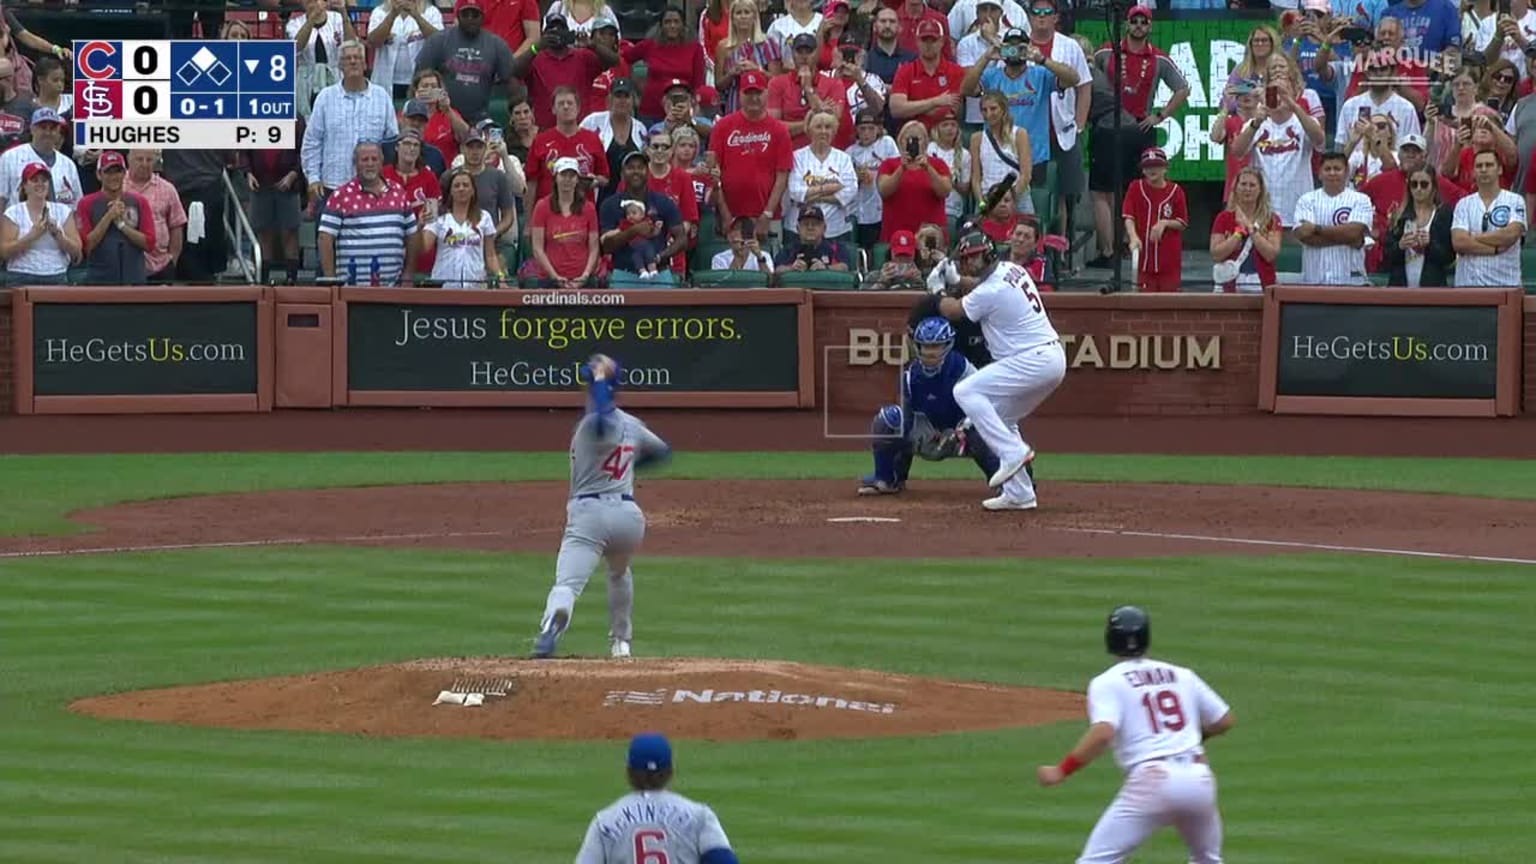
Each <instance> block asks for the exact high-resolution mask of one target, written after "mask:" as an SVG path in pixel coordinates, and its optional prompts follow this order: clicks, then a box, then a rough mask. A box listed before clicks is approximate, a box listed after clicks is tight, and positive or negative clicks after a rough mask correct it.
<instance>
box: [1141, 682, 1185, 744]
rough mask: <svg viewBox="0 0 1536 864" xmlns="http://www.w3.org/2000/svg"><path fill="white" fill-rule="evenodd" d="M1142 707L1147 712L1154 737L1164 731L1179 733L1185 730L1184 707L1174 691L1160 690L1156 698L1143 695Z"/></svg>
mask: <svg viewBox="0 0 1536 864" xmlns="http://www.w3.org/2000/svg"><path fill="white" fill-rule="evenodd" d="M1141 707H1142V708H1145V709H1146V711H1147V723H1148V724H1149V725H1150V726H1151V727H1152V734H1153V735H1156V734H1158V733H1159V732H1162V731H1163V730H1164V729H1166V730H1168V731H1169V732H1177V731H1179V730H1180V729H1183V728H1184V723H1185V719H1184V706H1182V705H1180V704H1179V694H1177V693H1175V692H1173V691H1172V690H1159V691H1157V695H1155V696H1154V695H1153V694H1151V693H1146V694H1143V695H1142V697H1141ZM1159 720H1161V723H1159Z"/></svg>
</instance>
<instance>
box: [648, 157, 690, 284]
mask: <svg viewBox="0 0 1536 864" xmlns="http://www.w3.org/2000/svg"><path fill="white" fill-rule="evenodd" d="M645 146H646V149H647V150H648V151H650V157H651V161H650V165H649V166H648V167H649V169H650V173H649V175H648V177H649V179H648V180H647V181H646V185H647V186H649V187H650V190H651V191H652V192H657V193H660V194H662V195H665V196H667V197H668V198H671V199H672V203H673V204H676V205H677V211H678V212H679V213H681V214H682V216H683V222H684V223H685V224H686V225H687V226H688V231H689V234H692V233H693V231H694V230H695V229H697V228H698V225H699V199H698V198H696V197H694V194H693V175H692V174H690V173H689V172H688V171H687V170H686V169H683V168H678V167H677V166H675V165H673V164H672V136H671V135H670V134H669V133H667V132H657V133H656V134H654V135H652V136H651V140H650V142H649V143H647V144H646V145H645ZM686 248H687V247H684V249H685V250H686ZM672 269H673V270H674V271H676V272H677V273H678V274H679V275H681V274H682V273H684V272H685V271H687V269H688V255H687V252H686V251H683V252H678V253H677V254H676V255H674V256H672Z"/></svg>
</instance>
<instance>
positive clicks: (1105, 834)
mask: <svg viewBox="0 0 1536 864" xmlns="http://www.w3.org/2000/svg"><path fill="white" fill-rule="evenodd" d="M1169 825H1172V826H1174V827H1175V828H1177V829H1178V831H1179V834H1180V835H1182V836H1183V838H1184V844H1185V845H1186V846H1188V847H1189V861H1190V864H1221V811H1219V810H1218V809H1217V808H1216V775H1215V774H1213V773H1212V772H1211V766H1209V765H1206V764H1204V763H1197V762H1185V763H1180V762H1176V761H1158V762H1143V763H1141V764H1140V765H1137V766H1136V767H1135V768H1132V769H1131V773H1130V774H1129V775H1128V776H1127V777H1126V778H1125V785H1124V786H1122V787H1120V794H1119V795H1116V796H1115V800H1114V801H1113V802H1112V803H1111V804H1110V805H1109V809H1107V810H1105V811H1104V815H1103V816H1100V817H1099V824H1097V825H1095V826H1094V827H1093V833H1092V834H1090V835H1088V843H1087V845H1085V846H1084V847H1083V854H1082V857H1080V858H1078V859H1077V864H1120V862H1122V861H1125V860H1126V859H1128V858H1130V856H1131V853H1133V852H1135V851H1136V849H1137V848H1138V847H1140V846H1141V844H1143V843H1145V842H1147V838H1149V837H1151V836H1152V835H1153V834H1155V833H1157V831H1158V830H1159V829H1161V828H1166V827H1167V826H1169Z"/></svg>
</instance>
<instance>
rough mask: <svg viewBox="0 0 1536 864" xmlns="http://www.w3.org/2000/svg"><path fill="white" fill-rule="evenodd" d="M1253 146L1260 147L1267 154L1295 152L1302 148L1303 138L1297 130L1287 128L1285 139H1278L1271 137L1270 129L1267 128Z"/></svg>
mask: <svg viewBox="0 0 1536 864" xmlns="http://www.w3.org/2000/svg"><path fill="white" fill-rule="evenodd" d="M1253 146H1254V147H1256V148H1258V151H1259V152H1260V153H1262V154H1264V155H1265V156H1273V155H1276V154H1279V153H1294V152H1296V151H1297V150H1300V149H1301V139H1300V138H1299V137H1297V135H1296V130H1294V129H1290V128H1287V129H1286V130H1285V138H1284V139H1283V140H1276V139H1274V138H1271V137H1270V135H1269V130H1267V129H1266V130H1265V131H1264V134H1263V135H1262V136H1261V137H1260V138H1259V140H1258V141H1256V142H1254V145H1253Z"/></svg>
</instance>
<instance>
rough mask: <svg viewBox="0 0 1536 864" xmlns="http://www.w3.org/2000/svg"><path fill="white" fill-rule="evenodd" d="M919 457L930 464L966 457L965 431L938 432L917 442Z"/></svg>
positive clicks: (949, 430)
mask: <svg viewBox="0 0 1536 864" xmlns="http://www.w3.org/2000/svg"><path fill="white" fill-rule="evenodd" d="M915 449H916V451H917V455H919V456H921V457H922V458H924V459H926V460H928V461H929V462H942V461H943V460H945V459H949V458H952V457H955V456H963V455H965V430H964V429H948V430H945V431H943V432H936V433H934V434H933V435H929V436H927V437H925V438H923V439H921V440H919V441H918V442H917V447H916V448H915Z"/></svg>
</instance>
